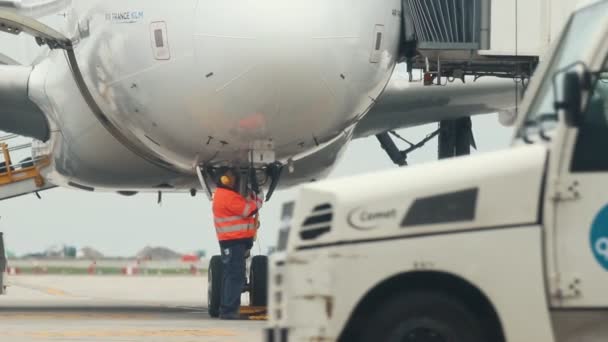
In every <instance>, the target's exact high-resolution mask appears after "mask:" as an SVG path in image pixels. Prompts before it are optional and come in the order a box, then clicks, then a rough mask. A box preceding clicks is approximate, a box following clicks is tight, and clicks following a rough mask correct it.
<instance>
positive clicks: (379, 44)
mask: <svg viewBox="0 0 608 342" xmlns="http://www.w3.org/2000/svg"><path fill="white" fill-rule="evenodd" d="M380 47H382V32H377V33H376V51H378V50H380Z"/></svg>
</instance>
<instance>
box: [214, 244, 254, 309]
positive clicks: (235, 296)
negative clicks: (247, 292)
mask: <svg viewBox="0 0 608 342" xmlns="http://www.w3.org/2000/svg"><path fill="white" fill-rule="evenodd" d="M247 249H248V246H247V244H246V243H238V244H235V245H232V246H229V247H225V248H221V250H222V264H223V265H224V272H223V276H222V297H221V298H222V300H221V303H220V316H221V315H229V314H238V313H239V308H240V307H241V293H242V292H243V288H244V287H245V282H246V281H247V279H246V278H245V268H246V265H245V253H246V252H247Z"/></svg>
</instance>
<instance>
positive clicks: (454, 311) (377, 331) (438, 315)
mask: <svg viewBox="0 0 608 342" xmlns="http://www.w3.org/2000/svg"><path fill="white" fill-rule="evenodd" d="M360 336H361V337H360V339H359V342H375V341H386V342H392V341H399V342H401V341H407V342H418V341H437V342H483V341H485V340H486V339H485V338H484V337H483V331H482V329H481V325H480V322H479V320H478V319H477V317H476V316H475V315H474V314H473V313H472V312H471V311H470V310H469V309H468V308H467V307H466V306H464V305H463V304H462V303H460V302H459V301H458V300H455V299H453V298H451V297H449V296H448V295H445V294H442V293H438V292H430V291H416V292H411V293H407V294H401V295H399V296H397V297H393V298H390V299H389V300H387V301H386V302H384V303H383V304H382V305H381V306H379V307H378V309H377V310H376V311H375V312H374V313H373V314H372V315H371V317H370V319H369V320H368V324H366V325H365V327H364V328H362V334H361V335H360Z"/></svg>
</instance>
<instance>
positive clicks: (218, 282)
mask: <svg viewBox="0 0 608 342" xmlns="http://www.w3.org/2000/svg"><path fill="white" fill-rule="evenodd" d="M222 274H223V264H222V259H221V257H220V256H219V255H214V256H213V257H212V258H211V260H210V261H209V271H208V278H207V282H208V288H207V304H208V307H209V315H210V316H211V317H214V318H217V317H219V315H220V303H221V297H222V296H221V294H222ZM245 292H249V305H250V306H253V307H266V306H267V305H268V257H267V256H265V255H256V256H254V257H253V258H251V264H250V266H249V281H248V282H247V284H246V285H245V287H244V288H243V293H245Z"/></svg>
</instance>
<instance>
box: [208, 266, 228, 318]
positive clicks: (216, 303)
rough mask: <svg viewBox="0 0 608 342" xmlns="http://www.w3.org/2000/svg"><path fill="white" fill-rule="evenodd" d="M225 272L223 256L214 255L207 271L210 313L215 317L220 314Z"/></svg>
mask: <svg viewBox="0 0 608 342" xmlns="http://www.w3.org/2000/svg"><path fill="white" fill-rule="evenodd" d="M223 273H224V265H223V264H222V257H221V256H219V255H214V256H213V257H211V260H210V261H209V271H208V272H207V281H208V284H207V285H208V286H207V306H208V308H209V315H210V316H211V317H214V318H215V317H219V315H220V303H221V298H222V296H221V294H222V276H223Z"/></svg>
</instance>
